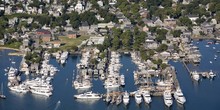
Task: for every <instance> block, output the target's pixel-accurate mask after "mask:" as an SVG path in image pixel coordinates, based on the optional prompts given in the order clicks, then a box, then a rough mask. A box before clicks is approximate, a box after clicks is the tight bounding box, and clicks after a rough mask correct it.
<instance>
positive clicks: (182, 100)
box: [174, 87, 186, 104]
mask: <svg viewBox="0 0 220 110" xmlns="http://www.w3.org/2000/svg"><path fill="white" fill-rule="evenodd" d="M174 98H175V99H176V101H177V102H178V103H180V104H184V103H185V102H186V98H185V97H184V95H183V93H182V91H181V89H180V88H179V87H178V88H177V89H176V91H175V92H174Z"/></svg>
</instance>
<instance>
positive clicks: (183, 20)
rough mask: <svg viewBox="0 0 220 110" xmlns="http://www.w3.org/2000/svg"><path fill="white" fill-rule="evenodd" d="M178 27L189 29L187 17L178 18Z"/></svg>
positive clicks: (190, 22)
mask: <svg viewBox="0 0 220 110" xmlns="http://www.w3.org/2000/svg"><path fill="white" fill-rule="evenodd" d="M179 25H181V26H188V27H191V26H192V21H191V20H190V19H189V18H188V17H180V18H179Z"/></svg>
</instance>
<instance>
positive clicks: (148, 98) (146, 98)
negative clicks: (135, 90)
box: [142, 91, 152, 104]
mask: <svg viewBox="0 0 220 110" xmlns="http://www.w3.org/2000/svg"><path fill="white" fill-rule="evenodd" d="M142 96H143V98H144V101H145V103H147V104H149V103H151V101H152V100H151V96H150V92H149V91H144V92H143V94H142Z"/></svg>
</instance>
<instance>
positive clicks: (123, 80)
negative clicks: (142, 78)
mask: <svg viewBox="0 0 220 110" xmlns="http://www.w3.org/2000/svg"><path fill="white" fill-rule="evenodd" d="M120 83H121V85H122V86H124V85H125V76H124V75H121V76H120Z"/></svg>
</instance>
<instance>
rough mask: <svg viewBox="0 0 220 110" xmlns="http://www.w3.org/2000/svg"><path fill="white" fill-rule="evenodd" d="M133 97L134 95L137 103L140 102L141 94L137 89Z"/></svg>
mask: <svg viewBox="0 0 220 110" xmlns="http://www.w3.org/2000/svg"><path fill="white" fill-rule="evenodd" d="M134 97H135V102H136V103H137V104H138V105H139V104H140V103H141V102H142V97H141V94H140V93H139V92H138V91H137V92H136V93H135V95H134Z"/></svg>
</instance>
